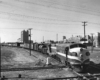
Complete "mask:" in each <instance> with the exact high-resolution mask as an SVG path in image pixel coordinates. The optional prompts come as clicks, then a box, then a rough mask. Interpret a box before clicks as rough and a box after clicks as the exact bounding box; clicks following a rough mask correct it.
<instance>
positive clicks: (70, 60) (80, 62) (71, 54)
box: [10, 43, 90, 71]
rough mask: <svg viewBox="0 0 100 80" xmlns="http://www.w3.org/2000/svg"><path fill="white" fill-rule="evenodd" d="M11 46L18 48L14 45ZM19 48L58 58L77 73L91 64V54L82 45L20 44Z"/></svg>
mask: <svg viewBox="0 0 100 80" xmlns="http://www.w3.org/2000/svg"><path fill="white" fill-rule="evenodd" d="M10 46H17V45H15V44H12V45H10ZM18 47H22V48H26V49H30V48H31V49H32V50H34V51H38V52H41V53H43V54H47V55H49V56H52V57H53V58H56V59H57V60H59V61H60V62H61V63H64V64H66V65H67V66H69V67H71V68H73V69H76V70H77V71H83V70H85V69H86V68H87V67H88V65H89V63H90V58H89V56H90V52H89V50H88V49H87V46H86V45H84V44H82V43H64V44H61V43H59V44H54V45H52V44H46V43H33V44H31V46H30V44H20V45H19V46H18Z"/></svg>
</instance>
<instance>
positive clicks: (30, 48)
mask: <svg viewBox="0 0 100 80" xmlns="http://www.w3.org/2000/svg"><path fill="white" fill-rule="evenodd" d="M28 30H29V32H30V34H29V37H30V40H29V42H30V45H29V46H30V56H31V30H32V28H29V29H28Z"/></svg>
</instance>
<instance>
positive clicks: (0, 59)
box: [0, 37, 1, 78]
mask: <svg viewBox="0 0 100 80" xmlns="http://www.w3.org/2000/svg"><path fill="white" fill-rule="evenodd" d="M0 78H1V37H0Z"/></svg>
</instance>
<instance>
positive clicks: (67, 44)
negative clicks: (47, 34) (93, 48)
mask: <svg viewBox="0 0 100 80" xmlns="http://www.w3.org/2000/svg"><path fill="white" fill-rule="evenodd" d="M74 44H82V43H63V44H57V46H59V47H69V46H70V45H74ZM83 45H84V44H83Z"/></svg>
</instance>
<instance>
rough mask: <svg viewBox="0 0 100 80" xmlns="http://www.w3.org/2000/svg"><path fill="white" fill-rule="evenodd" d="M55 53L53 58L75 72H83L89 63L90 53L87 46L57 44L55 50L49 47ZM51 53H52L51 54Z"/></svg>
mask: <svg viewBox="0 0 100 80" xmlns="http://www.w3.org/2000/svg"><path fill="white" fill-rule="evenodd" d="M51 49H52V51H56V52H55V56H56V57H57V58H58V60H59V61H61V62H62V63H65V64H67V65H68V66H69V67H71V68H73V69H75V70H76V71H79V72H81V71H83V70H85V69H86V68H87V66H88V65H89V63H90V58H89V56H90V52H89V50H88V49H87V46H86V45H84V44H81V43H66V44H58V45H57V46H56V47H55V48H54V47H51ZM52 53H53V52H52Z"/></svg>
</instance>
